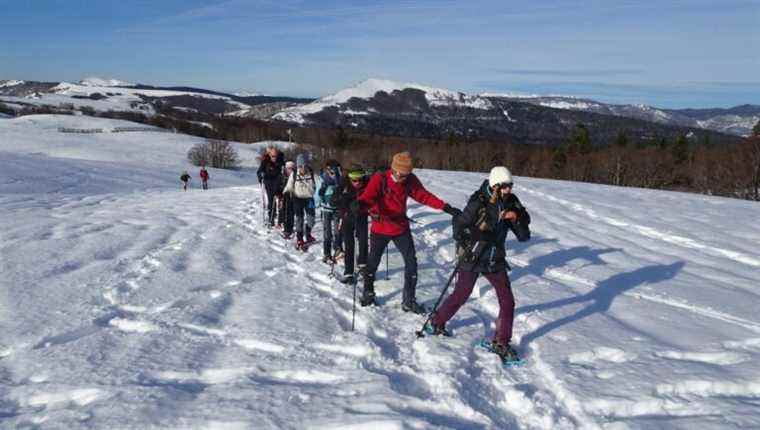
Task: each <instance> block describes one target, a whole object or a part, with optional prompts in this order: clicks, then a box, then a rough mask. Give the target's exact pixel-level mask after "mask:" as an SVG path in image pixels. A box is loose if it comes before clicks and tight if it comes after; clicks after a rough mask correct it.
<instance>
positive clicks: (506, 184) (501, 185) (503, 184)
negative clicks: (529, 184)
mask: <svg viewBox="0 0 760 430" xmlns="http://www.w3.org/2000/svg"><path fill="white" fill-rule="evenodd" d="M514 185H515V184H513V183H512V182H502V183H501V184H499V188H501V189H502V190H503V189H504V188H510V189H511V188H512V187H514Z"/></svg>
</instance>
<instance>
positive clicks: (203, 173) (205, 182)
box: [200, 166, 208, 190]
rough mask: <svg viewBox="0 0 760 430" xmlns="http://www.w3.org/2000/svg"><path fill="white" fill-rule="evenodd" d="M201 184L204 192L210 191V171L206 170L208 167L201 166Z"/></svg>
mask: <svg viewBox="0 0 760 430" xmlns="http://www.w3.org/2000/svg"><path fill="white" fill-rule="evenodd" d="M200 175H201V183H202V186H203V189H204V190H208V170H206V166H201V173H200Z"/></svg>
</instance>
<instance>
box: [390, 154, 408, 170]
mask: <svg viewBox="0 0 760 430" xmlns="http://www.w3.org/2000/svg"><path fill="white" fill-rule="evenodd" d="M412 168H413V163H412V156H411V155H410V154H409V152H408V151H404V152H399V153H398V154H396V155H394V156H393V162H392V163H391V169H393V170H395V171H397V172H399V173H401V174H404V175H408V174H410V173H412Z"/></svg>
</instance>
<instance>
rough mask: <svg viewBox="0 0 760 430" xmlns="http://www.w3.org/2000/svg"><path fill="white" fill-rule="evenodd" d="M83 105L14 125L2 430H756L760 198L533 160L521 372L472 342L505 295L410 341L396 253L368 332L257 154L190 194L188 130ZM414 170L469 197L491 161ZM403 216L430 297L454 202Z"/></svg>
mask: <svg viewBox="0 0 760 430" xmlns="http://www.w3.org/2000/svg"><path fill="white" fill-rule="evenodd" d="M30 120H34V121H30ZM67 120H69V119H68V118H66V119H60V120H59V119H57V118H51V117H46V116H41V117H39V118H29V119H26V120H25V121H23V122H22V121H18V119H14V120H8V119H3V120H0V157H2V159H3V161H5V163H4V166H5V168H4V169H1V170H0V183H2V184H4V185H3V188H2V192H1V193H0V207H2V208H3V210H4V212H7V213H8V216H7V217H6V221H5V223H4V224H3V226H2V230H0V232H1V233H2V238H3V241H2V244H0V255H2V260H1V261H0V264H1V265H2V271H3V277H2V288H0V322H2V331H1V332H2V335H1V337H0V380H2V381H3V384H2V385H0V428H6V427H7V428H24V427H28V428H41V429H48V428H51V429H57V428H67V429H76V428H106V427H112V428H120V429H145V428H208V429H219V428H224V429H227V428H231V429H238V428H286V429H288V428H293V429H296V428H298V429H300V428H315V429H327V428H330V429H332V428H352V429H355V428H372V429H410V428H420V429H422V428H425V429H427V428H452V429H454V428H455V429H461V428H475V429H478V428H480V429H491V428H494V429H496V428H521V429H575V428H583V429H649V428H689V429H693V428H696V429H709V428H752V427H757V426H760V415H759V414H758V413H757V401H758V398H759V397H760V380H759V379H758V377H757V375H758V374H760V369H759V368H758V358H759V357H758V356H759V355H760V340H759V337H758V331H760V321H758V319H757V317H756V311H755V307H756V303H757V299H758V297H757V296H758V292H757V288H756V286H757V285H758V281H759V280H760V275H758V271H757V263H758V262H759V261H760V255H758V251H757V247H756V244H757V243H759V242H760V236H759V234H760V233H758V232H757V230H756V229H755V227H754V224H753V221H754V220H756V215H757V213H758V209H759V208H760V207H758V205H757V203H750V202H742V201H735V200H730V199H720V198H710V197H704V196H698V195H689V194H680V193H664V192H656V191H649V190H638V189H624V188H615V187H604V186H597V185H589V184H576V183H570V182H560V181H548V180H540V179H530V178H517V179H516V183H517V187H516V190H515V192H516V193H517V194H518V195H519V196H520V198H521V199H522V201H523V203H524V204H525V205H526V206H527V207H528V209H529V210H530V212H531V215H532V218H533V225H532V229H533V239H532V240H531V241H530V242H526V243H516V242H515V241H514V240H513V238H511V237H510V239H509V243H508V247H509V248H510V251H509V259H510V263H511V264H512V266H513V270H512V272H511V273H510V278H511V280H512V288H513V291H514V294H515V297H516V300H517V309H516V318H515V336H514V339H513V343H514V344H515V346H516V347H517V348H518V350H519V351H520V353H521V354H522V355H523V356H525V358H526V360H527V364H526V365H525V366H523V367H521V368H509V369H506V368H502V367H501V366H500V365H499V364H498V360H497V358H496V357H495V356H493V355H492V354H489V353H487V352H486V351H484V350H482V349H480V348H477V347H476V346H475V345H476V344H477V343H478V342H479V341H480V339H482V338H483V337H486V338H488V337H490V336H491V334H492V332H493V331H492V330H493V321H494V320H495V318H496V316H497V315H498V311H499V309H498V305H497V302H496V294H495V291H493V288H492V287H491V286H490V284H488V283H487V281H485V280H482V279H481V280H479V281H478V283H477V284H476V287H475V291H474V293H473V295H472V297H471V298H470V300H469V301H468V303H467V304H466V305H465V306H464V307H463V308H462V309H461V311H460V312H459V313H458V314H457V315H456V316H455V317H454V319H452V321H451V322H450V323H449V328H450V329H452V330H453V331H454V337H452V338H446V339H441V338H431V337H426V338H423V339H416V336H415V334H414V331H415V330H417V329H419V327H420V325H421V324H422V321H423V318H421V317H420V316H416V315H410V314H406V313H403V312H402V311H401V306H400V301H401V297H400V296H401V291H400V287H401V284H402V282H403V264H402V261H401V258H400V255H399V254H398V253H397V252H396V250H395V249H394V248H393V247H391V252H390V264H389V267H390V271H389V278H390V279H388V280H385V279H384V278H385V263H384V262H383V264H381V266H380V270H379V272H378V276H377V278H378V282H377V292H378V297H379V301H380V302H381V304H382V306H380V307H377V308H361V307H358V308H357V314H356V331H355V332H351V331H350V327H351V318H352V290H351V287H350V286H345V285H342V284H340V283H338V282H337V281H336V280H335V279H333V278H331V277H329V276H328V274H329V266H326V265H324V264H322V263H321V262H320V258H321V246H320V245H321V244H319V243H318V244H317V246H314V247H312V248H310V250H309V252H307V253H300V252H296V251H295V250H294V248H293V244H292V243H289V242H286V241H285V240H283V239H282V238H280V237H279V235H277V234H276V233H273V232H269V231H267V230H266V229H265V228H264V227H263V225H262V212H261V207H260V189H259V187H258V185H251V184H253V183H255V175H253V172H252V171H251V170H246V169H243V170H242V171H240V172H231V173H227V172H221V171H214V170H212V171H211V178H212V179H211V186H212V189H211V190H209V191H206V192H203V191H200V190H195V189H194V190H191V191H188V192H182V191H181V190H179V183H178V180H177V178H176V177H177V176H178V175H179V172H180V171H181V169H183V168H187V169H188V170H190V169H189V167H183V166H184V165H183V164H182V163H183V161H181V160H184V154H185V153H186V151H187V149H188V148H189V147H190V146H192V144H193V143H194V139H193V138H189V137H186V136H179V135H167V134H164V133H162V134H156V135H155V136H154V135H150V134H141V135H140V136H124V135H126V133H125V134H122V135H119V136H115V135H107V134H106V135H103V136H98V137H94V136H92V137H91V136H62V135H60V134H58V133H57V132H55V131H54V130H57V127H56V126H57V125H58V124H61V121H67ZM74 125H77V124H74ZM78 125H81V124H78ZM85 125H88V124H85ZM89 125H97V126H103V124H101V123H97V124H95V123H90V124H89ZM135 152H140V154H142V155H140V154H136V153H135ZM178 160H179V161H178ZM192 172H193V174H194V172H195V170H194V169H193V170H192ZM419 176H420V177H421V179H422V181H423V183H424V184H425V185H426V186H427V187H428V188H429V189H430V190H432V191H433V192H435V193H436V194H438V195H439V196H441V197H442V198H443V199H444V200H446V201H448V202H450V203H452V204H453V205H455V206H459V207H461V206H462V205H463V203H464V202H465V200H466V198H467V197H468V196H469V194H470V193H471V192H472V191H473V190H474V189H475V188H476V187H477V186H478V185H479V184H480V181H482V180H483V179H484V178H485V177H486V176H487V175H484V174H477V173H461V172H437V171H426V170H423V171H419ZM727 214H728V215H727ZM409 215H410V216H411V217H412V218H413V219H415V220H416V221H417V223H416V224H413V226H412V230H413V234H414V237H415V245H416V248H417V258H418V264H419V284H418V293H417V294H418V299H419V300H420V301H421V302H426V303H428V304H432V303H433V302H434V301H435V299H436V298H437V296H438V294H439V293H440V291H441V288H442V287H443V284H444V283H445V282H446V280H447V279H448V276H449V274H450V271H451V270H452V261H453V243H452V242H451V229H450V219H449V218H448V216H446V215H445V214H441V213H440V212H437V211H433V210H431V209H428V208H425V207H422V206H420V205H418V204H411V205H410V210H409ZM727 218H728V219H731V220H732V224H731V226H730V227H731V228H730V229H729V228H723V227H722V224H725V223H724V221H725V220H726V219H727ZM317 220H319V217H317ZM718 221H721V222H720V223H719V222H718ZM719 227H720V228H719ZM316 236H317V238H321V226H320V225H319V224H318V225H317V228H316ZM336 269H337V270H341V268H340V266H337V267H336ZM360 286H361V283H360Z"/></svg>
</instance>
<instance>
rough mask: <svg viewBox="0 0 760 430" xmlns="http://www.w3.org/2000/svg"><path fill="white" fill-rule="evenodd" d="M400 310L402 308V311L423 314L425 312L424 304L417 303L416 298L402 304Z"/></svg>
mask: <svg viewBox="0 0 760 430" xmlns="http://www.w3.org/2000/svg"><path fill="white" fill-rule="evenodd" d="M401 310H403V311H404V312H412V313H415V314H418V315H423V314H426V313H427V309H425V306H422V305H421V304H419V303H417V301H416V300H413V301H412V302H411V303H404V304H402V305H401Z"/></svg>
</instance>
